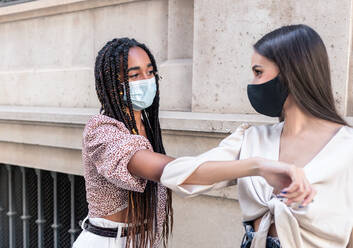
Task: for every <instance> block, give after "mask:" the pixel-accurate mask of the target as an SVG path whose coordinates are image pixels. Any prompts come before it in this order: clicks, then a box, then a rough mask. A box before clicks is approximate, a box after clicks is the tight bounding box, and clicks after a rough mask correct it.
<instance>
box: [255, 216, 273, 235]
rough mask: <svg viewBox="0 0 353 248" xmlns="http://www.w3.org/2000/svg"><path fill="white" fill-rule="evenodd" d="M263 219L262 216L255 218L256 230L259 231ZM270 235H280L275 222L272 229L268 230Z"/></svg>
mask: <svg viewBox="0 0 353 248" xmlns="http://www.w3.org/2000/svg"><path fill="white" fill-rule="evenodd" d="M261 220H262V217H260V218H258V219H256V220H254V222H253V227H254V229H255V232H257V231H258V230H259V226H260V223H261ZM268 236H271V237H278V235H277V230H276V226H275V224H274V223H273V224H272V225H271V226H270V230H269V231H268Z"/></svg>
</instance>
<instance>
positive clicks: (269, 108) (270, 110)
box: [248, 76, 288, 117]
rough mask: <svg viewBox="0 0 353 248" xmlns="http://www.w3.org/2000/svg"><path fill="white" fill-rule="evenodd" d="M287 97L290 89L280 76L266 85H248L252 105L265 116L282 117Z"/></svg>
mask: <svg viewBox="0 0 353 248" xmlns="http://www.w3.org/2000/svg"><path fill="white" fill-rule="evenodd" d="M287 96H288V88H287V87H286V86H285V85H284V84H283V83H282V82H281V81H280V80H279V78H278V76H277V77H275V78H274V79H272V80H270V81H268V82H266V83H262V84H249V85H248V98H249V100H250V103H251V105H252V106H253V108H254V109H255V110H256V111H257V112H258V113H260V114H263V115H267V116H271V117H281V115H282V110H283V105H284V102H285V101H286V99H287Z"/></svg>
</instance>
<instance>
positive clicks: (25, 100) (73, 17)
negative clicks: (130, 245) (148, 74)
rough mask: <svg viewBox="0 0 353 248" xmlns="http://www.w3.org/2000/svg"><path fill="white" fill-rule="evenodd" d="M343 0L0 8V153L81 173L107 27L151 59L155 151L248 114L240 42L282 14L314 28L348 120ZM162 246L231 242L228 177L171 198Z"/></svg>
mask: <svg viewBox="0 0 353 248" xmlns="http://www.w3.org/2000/svg"><path fill="white" fill-rule="evenodd" d="M351 5H352V1H350V0H341V1H319V2H318V1H312V0H309V1H308V0H296V1H294V0H283V1H272V0H250V1H233V0H219V1H214V0H150V1H147V0H111V1H108V0H38V1H33V2H28V3H23V4H18V5H13V6H8V7H2V8H0V44H1V48H0V58H1V59H0V163H8V164H14V165H21V166H28V167H33V168H41V169H47V170H54V171H61V172H66V173H73V174H78V175H79V174H82V171H83V168H82V163H81V135H82V130H83V126H84V124H85V123H86V121H87V120H88V118H89V117H90V116H91V115H93V114H95V113H98V108H99V103H98V100H97V97H96V93H95V86H94V75H93V66H94V60H95V56H96V54H97V52H98V51H99V49H100V48H101V47H102V46H103V45H104V44H105V42H106V41H108V40H110V39H112V38H115V37H123V36H128V37H134V38H136V39H137V40H139V41H141V42H144V43H146V44H147V45H148V46H149V47H150V49H151V50H152V52H153V54H154V55H155V57H156V59H157V62H158V64H159V70H160V74H161V75H162V77H163V80H162V81H161V125H162V128H163V136H164V142H165V147H166V150H167V153H168V154H170V155H171V156H176V157H178V156H184V155H196V154H199V153H201V152H204V151H206V150H208V149H210V148H212V147H214V146H216V145H217V144H218V143H219V141H220V140H221V139H222V138H224V137H225V136H226V135H227V134H228V133H229V132H231V131H232V130H234V129H235V128H236V127H237V126H238V125H239V124H240V123H242V122H250V123H253V124H263V123H272V122H275V121H276V119H272V118H266V117H263V116H260V115H257V114H255V112H254V110H253V109H252V108H251V106H250V104H249V102H248V99H247V95H246V85H247V84H248V83H249V82H250V80H251V78H252V74H251V70H250V58H251V54H252V47H251V45H252V44H253V43H254V42H255V41H256V40H257V39H259V38H260V37H261V36H262V35H264V34H265V33H267V32H269V31H271V30H272V29H274V28H277V27H279V26H282V25H285V24H292V23H305V24H308V25H310V26H312V27H313V28H314V29H315V30H317V31H318V33H319V34H320V35H321V36H322V38H323V40H324V42H325V44H326V47H327V50H328V53H329V56H330V61H331V68H332V79H333V89H334V95H335V97H336V103H337V106H338V108H339V110H340V112H341V113H342V114H343V115H344V116H346V118H347V120H348V121H350V123H353V122H352V117H351V116H352V115H353V100H352V99H353V91H352V83H353V79H352V68H353V67H352V53H351V50H352V42H351V38H352V32H351V31H352V20H351V18H352V17H351V13H352V7H351ZM174 209H175V231H174V236H173V238H172V242H171V244H170V247H183V248H187V247H204V248H207V247H221V248H223V247H236V246H237V245H238V244H239V243H240V240H241V236H242V233H243V231H242V226H241V213H240V209H239V204H238V202H237V196H236V186H232V187H230V188H228V189H225V190H220V191H215V192H211V193H209V194H207V195H202V196H199V197H195V198H192V199H181V198H179V197H178V196H174Z"/></svg>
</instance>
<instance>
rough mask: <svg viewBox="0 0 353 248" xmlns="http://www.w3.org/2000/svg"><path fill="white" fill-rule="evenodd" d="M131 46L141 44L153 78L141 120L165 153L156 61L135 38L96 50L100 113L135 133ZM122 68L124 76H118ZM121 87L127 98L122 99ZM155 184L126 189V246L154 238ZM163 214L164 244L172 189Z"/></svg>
mask: <svg viewBox="0 0 353 248" xmlns="http://www.w3.org/2000/svg"><path fill="white" fill-rule="evenodd" d="M132 47H140V48H142V49H143V50H144V51H145V52H146V53H147V55H148V56H149V58H150V60H151V64H152V67H153V71H154V76H155V78H156V84H157V93H156V96H155V98H154V100H153V103H152V105H151V106H150V107H148V108H147V109H145V110H142V117H143V122H144V125H145V130H146V134H147V138H148V140H149V141H150V143H151V144H152V147H153V149H154V151H155V152H158V153H162V154H165V150H164V147H163V142H162V135H161V128H160V124H159V119H158V111H159V83H158V82H159V76H158V70H157V65H156V61H155V59H154V57H153V55H152V54H151V52H150V51H149V49H148V48H147V47H146V46H145V45H144V44H142V43H139V42H137V41H136V40H134V39H129V38H121V39H113V40H111V41H109V42H107V43H106V45H105V46H104V47H103V48H102V49H101V50H100V51H99V52H98V56H97V58H96V63H95V80H96V91H97V96H98V98H99V101H100V103H101V110H100V112H101V114H104V115H107V116H109V117H111V118H114V119H116V120H118V121H120V122H123V123H124V124H125V126H126V128H127V129H128V130H129V131H130V133H131V134H138V129H137V127H136V121H135V116H134V112H133V107H132V103H131V99H130V88H129V79H128V73H127V69H128V53H129V49H130V48H132ZM120 71H123V75H124V76H123V78H120V76H119V75H120ZM124 89H125V91H126V98H127V100H126V101H124V99H123V96H124ZM157 205H158V184H157V183H155V182H152V181H148V182H147V186H146V188H145V191H144V192H143V193H139V192H134V191H129V203H128V214H127V215H128V223H129V224H128V230H129V231H128V237H127V242H126V246H127V247H130V246H129V245H130V244H132V245H133V247H138V248H140V247H142V248H144V247H147V246H148V244H153V243H154V242H155V241H156V240H155V238H156V234H157V231H158V227H157V213H156V209H157ZM165 208H166V209H165V211H166V218H165V221H164V224H163V230H162V238H163V244H164V246H165V247H166V245H167V242H168V237H169V234H170V233H171V232H172V226H173V210H172V197H171V191H170V190H169V189H168V190H167V204H166V207H165ZM137 234H139V235H137Z"/></svg>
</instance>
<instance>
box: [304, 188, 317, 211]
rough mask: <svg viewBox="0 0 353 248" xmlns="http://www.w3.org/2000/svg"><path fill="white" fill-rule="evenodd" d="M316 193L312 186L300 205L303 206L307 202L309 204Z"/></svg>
mask: <svg viewBox="0 0 353 248" xmlns="http://www.w3.org/2000/svg"><path fill="white" fill-rule="evenodd" d="M316 193H317V192H316V190H315V189H314V188H312V189H311V192H310V194H309V195H308V197H306V198H305V199H304V202H303V203H302V205H303V206H304V207H305V206H307V205H308V204H310V203H311V202H313V201H314V197H315V195H316Z"/></svg>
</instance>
